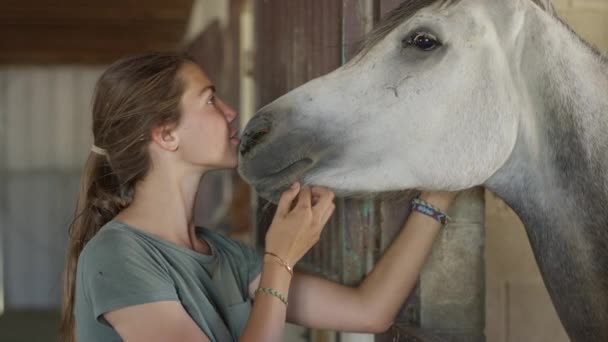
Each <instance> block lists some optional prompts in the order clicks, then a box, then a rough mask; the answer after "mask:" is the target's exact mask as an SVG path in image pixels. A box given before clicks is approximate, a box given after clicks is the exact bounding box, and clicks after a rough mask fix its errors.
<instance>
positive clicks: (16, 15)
mask: <svg viewBox="0 0 608 342" xmlns="http://www.w3.org/2000/svg"><path fill="white" fill-rule="evenodd" d="M191 8H192V0H179V1H172V2H166V1H164V2H163V1H154V2H152V3H150V2H146V5H145V6H142V4H141V3H140V2H135V1H112V2H111V3H106V2H85V1H75V0H72V1H64V2H61V3H57V2H56V1H55V2H53V1H33V0H29V1H22V2H16V1H9V2H3V8H2V9H3V10H2V11H1V12H0V50H2V51H3V54H2V55H0V63H4V64H9V63H10V64H28V63H29V64H34V63H43V64H44V63H109V62H111V61H113V60H115V59H116V58H118V57H120V56H123V55H126V54H133V53H137V52H142V51H147V50H160V51H172V50H176V49H178V48H179V44H180V43H181V41H182V37H183V35H184V33H185V28H186V24H187V22H188V20H189V17H190V10H191Z"/></svg>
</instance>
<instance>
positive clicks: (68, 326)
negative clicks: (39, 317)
mask: <svg viewBox="0 0 608 342" xmlns="http://www.w3.org/2000/svg"><path fill="white" fill-rule="evenodd" d="M121 188H123V187H122V186H121V185H120V182H119V180H118V177H117V176H116V175H115V174H114V173H113V172H112V168H111V166H110V163H109V162H108V159H107V158H106V157H105V156H103V155H100V154H97V153H91V154H90V155H89V158H88V159H87V161H86V163H85V167H84V171H83V174H82V179H81V183H80V194H79V196H78V202H77V204H76V213H75V218H74V220H73V221H72V223H71V225H70V228H69V242H68V252H67V260H66V268H65V272H64V283H63V294H64V296H63V306H62V321H61V336H62V340H63V341H65V342H76V336H75V320H74V295H75V287H76V265H77V264H78V257H80V253H82V250H83V248H84V246H85V245H86V243H87V242H89V240H91V239H92V238H93V236H95V234H97V232H98V231H99V229H100V228H101V227H103V225H105V224H106V223H108V222H109V221H111V220H112V219H113V218H114V217H115V216H116V215H117V214H118V213H119V212H120V211H121V210H122V209H124V208H125V207H127V206H128V203H127V201H126V200H125V197H123V196H122V195H121V193H123V194H125V195H126V194H127V193H129V192H131V191H121ZM127 198H129V199H130V196H128V197H127Z"/></svg>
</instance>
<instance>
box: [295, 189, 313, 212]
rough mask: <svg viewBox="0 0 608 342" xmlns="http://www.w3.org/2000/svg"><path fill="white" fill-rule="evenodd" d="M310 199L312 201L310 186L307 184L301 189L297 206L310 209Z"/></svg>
mask: <svg viewBox="0 0 608 342" xmlns="http://www.w3.org/2000/svg"><path fill="white" fill-rule="evenodd" d="M310 201H311V193H310V187H308V186H305V187H303V188H302V190H301V191H300V194H299V196H298V204H297V205H296V206H297V207H299V208H301V209H310V207H311V206H312V205H311V204H310Z"/></svg>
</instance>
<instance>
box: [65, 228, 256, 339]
mask: <svg viewBox="0 0 608 342" xmlns="http://www.w3.org/2000/svg"><path fill="white" fill-rule="evenodd" d="M197 235H198V236H199V238H202V239H203V240H205V241H206V242H207V243H208V244H209V245H210V246H211V252H212V253H211V255H204V254H201V253H197V252H195V251H192V250H190V249H188V248H184V247H181V246H178V245H176V244H174V243H171V242H169V241H166V240H162V239H160V238H158V237H155V236H153V235H151V234H148V233H145V232H143V231H141V230H138V229H136V228H133V227H130V226H128V225H126V224H125V223H122V222H119V221H117V220H114V221H111V222H109V223H107V224H106V225H104V226H103V227H102V228H101V230H100V231H99V232H98V233H97V234H96V235H95V237H93V239H91V241H89V242H88V243H87V244H86V246H85V248H84V249H83V251H82V254H81V255H80V258H79V259H78V268H77V272H76V297H75V301H76V302H75V316H76V334H77V337H78V341H80V342H94V341H121V338H120V336H119V335H118V333H116V331H115V330H114V329H113V328H112V327H111V326H110V325H109V324H108V323H107V322H106V320H105V319H104V318H103V314H104V313H107V312H109V311H113V310H117V309H120V308H125V307H128V306H132V305H138V304H145V303H152V302H158V301H167V300H169V301H179V302H181V304H182V305H183V307H184V308H185V310H186V312H188V314H189V315H190V317H192V319H193V320H194V322H196V324H197V325H198V326H199V327H200V329H201V330H202V331H203V332H204V333H205V334H206V335H207V336H208V337H209V339H210V340H211V341H219V342H224V341H237V340H238V338H239V336H240V335H241V333H242V332H243V329H244V327H245V324H246V322H247V319H248V317H249V313H250V311H251V300H250V298H249V293H248V287H249V284H250V283H251V282H252V281H253V280H254V279H255V278H256V277H257V275H258V274H259V273H260V272H261V268H262V258H261V255H260V254H258V253H257V252H256V251H255V250H253V249H252V248H250V247H247V246H246V245H245V244H243V243H240V242H237V241H234V240H231V239H229V238H226V237H224V236H222V235H220V234H218V233H215V232H213V231H211V230H209V229H205V228H197Z"/></svg>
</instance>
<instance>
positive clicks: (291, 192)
mask: <svg viewBox="0 0 608 342" xmlns="http://www.w3.org/2000/svg"><path fill="white" fill-rule="evenodd" d="M299 192H300V183H298V182H295V183H293V184H292V185H291V187H290V188H289V189H287V190H285V191H284V192H283V194H281V198H280V199H279V204H278V205H277V214H279V215H282V216H285V215H287V214H288V213H289V210H290V209H291V203H292V202H293V200H294V199H295V198H296V197H298V193H299Z"/></svg>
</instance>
